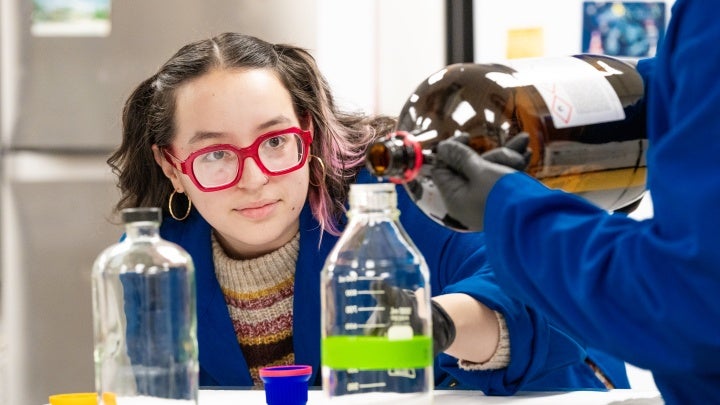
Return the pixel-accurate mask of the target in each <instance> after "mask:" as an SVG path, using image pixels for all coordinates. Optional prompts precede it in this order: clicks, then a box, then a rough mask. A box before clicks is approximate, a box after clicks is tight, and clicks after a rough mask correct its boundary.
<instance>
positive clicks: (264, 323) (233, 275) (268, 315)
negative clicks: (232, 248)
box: [212, 233, 300, 388]
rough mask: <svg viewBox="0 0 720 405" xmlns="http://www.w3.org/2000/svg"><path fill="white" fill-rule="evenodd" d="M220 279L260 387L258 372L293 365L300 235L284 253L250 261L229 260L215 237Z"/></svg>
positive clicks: (239, 341)
mask: <svg viewBox="0 0 720 405" xmlns="http://www.w3.org/2000/svg"><path fill="white" fill-rule="evenodd" d="M212 246H213V260H214V262H215V275H216V277H217V279H218V282H219V283H220V287H221V289H222V291H223V294H224V295H225V302H226V303H227V307H228V312H229V313H230V318H231V319H232V323H233V326H234V328H235V335H236V336H237V339H238V343H239V344H240V348H241V349H242V351H243V354H244V355H245V359H246V361H247V363H248V367H249V368H250V375H251V376H252V378H253V381H254V382H255V386H256V387H258V388H260V387H262V385H263V384H262V380H261V379H260V376H259V370H260V368H262V367H266V366H275V365H287V364H293V363H294V361H295V355H294V353H293V342H292V323H293V312H292V310H293V285H294V280H295V266H296V264H297V263H296V262H297V257H298V251H299V247H300V234H299V233H298V234H297V235H295V237H294V238H293V239H292V240H291V241H290V242H288V243H287V244H286V245H285V246H283V247H281V248H280V249H278V250H276V251H274V252H271V253H268V254H266V255H264V256H260V257H258V258H255V259H250V260H235V259H232V258H230V257H228V256H227V254H225V252H224V251H223V249H222V247H221V246H220V244H219V243H218V242H217V240H216V239H215V236H214V235H213V240H212Z"/></svg>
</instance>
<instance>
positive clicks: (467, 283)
mask: <svg viewBox="0 0 720 405" xmlns="http://www.w3.org/2000/svg"><path fill="white" fill-rule="evenodd" d="M372 181H374V179H372V178H371V177H370V176H369V175H368V174H367V172H365V171H363V172H361V175H360V178H359V182H372ZM398 200H399V203H398V207H399V209H400V211H401V215H400V219H401V222H402V224H403V227H404V228H405V230H406V231H407V232H408V234H409V235H410V237H411V238H412V239H413V241H414V243H415V244H416V245H417V246H418V248H419V249H420V251H421V252H422V253H423V255H424V257H425V259H426V261H427V263H428V266H429V268H430V273H431V291H432V293H433V295H437V294H441V293H466V294H469V295H471V296H473V297H475V298H476V299H477V300H479V301H482V302H483V303H484V304H485V305H487V306H488V307H490V308H492V309H494V310H496V311H500V312H501V313H502V314H504V316H505V319H506V321H507V325H508V329H509V334H510V350H511V362H510V365H509V366H508V367H507V368H504V369H501V370H492V371H474V372H468V371H463V370H460V369H459V368H458V366H457V360H456V359H454V358H452V357H450V356H448V355H445V354H441V355H439V356H438V358H437V359H436V361H435V382H436V385H437V386H438V387H454V388H457V389H480V390H482V391H484V392H485V393H486V394H489V395H509V394H512V393H514V392H516V391H517V390H519V389H522V390H569V389H604V387H603V385H602V384H601V383H600V381H599V380H598V379H597V378H596V377H595V375H594V373H593V372H592V370H591V369H590V368H589V367H588V366H587V365H586V364H585V363H584V360H585V358H586V357H587V356H588V351H586V350H584V349H583V348H582V347H581V346H580V345H578V344H577V343H576V342H575V341H574V340H572V339H570V338H569V337H568V336H567V335H566V334H565V333H563V332H562V331H560V330H558V329H557V328H556V327H554V326H552V325H550V324H549V323H548V322H547V321H546V319H545V318H544V317H543V316H542V315H541V314H540V313H538V312H537V311H535V310H533V309H531V308H528V307H526V306H525V305H523V304H521V303H520V302H518V301H516V300H513V299H511V298H509V297H508V296H507V295H505V294H504V293H503V291H502V290H501V289H500V288H499V287H498V285H497V284H496V282H495V277H494V274H493V272H492V271H491V270H490V268H489V267H488V265H487V261H486V251H485V241H484V235H483V234H477V233H476V234H470V233H457V232H452V231H450V230H448V229H446V228H444V227H442V226H440V225H438V224H436V223H435V222H433V221H432V220H430V219H429V218H428V217H426V216H425V215H424V214H423V213H422V212H421V211H420V210H419V209H418V208H417V207H416V206H415V205H414V203H413V202H412V201H411V200H410V199H409V197H408V195H407V193H406V192H405V190H404V189H402V188H400V186H398ZM319 229H320V228H319V224H318V222H317V221H316V220H315V218H314V217H313V216H312V214H311V212H310V209H309V206H308V205H306V206H305V207H304V209H303V211H302V213H301V215H300V253H299V256H298V262H297V268H296V273H295V296H294V298H293V314H294V318H293V346H294V352H295V361H296V363H298V364H309V365H311V366H312V370H313V375H312V377H311V379H310V381H311V384H314V385H320V384H321V379H320V332H321V330H320V273H321V270H322V268H323V265H324V262H325V258H326V257H327V255H328V254H329V252H330V250H331V249H332V247H333V246H334V245H335V243H336V242H337V239H338V238H337V237H335V236H332V235H329V234H327V233H325V234H324V235H322V242H321V243H320V244H319V247H318V243H319V241H320V231H319ZM210 232H211V228H210V226H209V225H208V223H207V222H206V221H205V220H204V219H203V218H202V217H201V216H200V215H199V214H198V213H197V212H196V211H195V210H193V211H192V213H191V215H190V217H189V218H187V219H186V220H184V221H182V222H179V221H175V220H173V219H171V218H165V219H164V223H163V225H162V227H161V235H162V236H163V237H164V238H165V239H167V240H170V241H173V242H175V243H178V244H179V245H181V246H183V247H184V248H185V249H186V250H187V251H188V252H189V253H190V255H191V256H192V258H193V261H194V263H195V268H196V282H197V319H198V342H199V357H200V385H201V386H206V387H207V386H225V387H228V386H251V385H253V382H252V379H251V377H250V374H249V371H248V366H247V363H246V362H245V358H244V356H243V353H242V351H241V349H240V345H239V344H238V341H237V338H236V336H235V332H234V330H233V326H232V323H231V321H230V317H229V314H228V310H227V306H226V304H225V300H224V297H223V294H222V291H221V290H220V286H219V284H218V281H217V279H216V277H215V267H214V264H213V259H212V253H211V239H210ZM590 353H591V357H592V358H593V360H594V361H595V362H596V363H597V364H599V365H601V366H602V367H603V368H604V369H605V372H606V373H607V374H608V375H609V376H610V378H611V379H612V380H613V382H614V383H615V384H616V386H618V387H627V386H628V382H627V378H626V375H625V368H624V363H622V362H620V361H618V360H615V359H614V358H611V357H609V356H606V355H604V354H601V353H598V352H593V351H590Z"/></svg>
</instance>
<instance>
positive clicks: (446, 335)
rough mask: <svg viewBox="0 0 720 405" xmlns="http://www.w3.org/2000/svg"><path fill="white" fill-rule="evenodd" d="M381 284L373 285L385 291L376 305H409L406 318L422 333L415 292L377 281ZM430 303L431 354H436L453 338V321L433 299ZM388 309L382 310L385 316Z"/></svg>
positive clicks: (415, 329) (384, 320)
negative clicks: (409, 314) (409, 313)
mask: <svg viewBox="0 0 720 405" xmlns="http://www.w3.org/2000/svg"><path fill="white" fill-rule="evenodd" d="M378 284H381V285H375V286H374V287H375V288H374V289H381V290H383V291H384V292H385V293H384V294H383V295H382V296H380V297H378V305H381V306H384V307H394V308H398V307H411V308H412V312H411V313H412V314H411V316H410V317H409V319H408V322H409V324H410V326H412V328H413V331H414V332H415V333H422V321H421V320H420V317H419V316H418V310H417V299H416V297H415V293H413V292H412V291H410V290H403V289H400V288H397V287H394V286H391V285H390V284H387V283H383V282H378ZM430 303H431V316H432V329H433V330H432V333H433V356H437V355H438V354H439V353H442V352H444V351H445V350H447V348H448V347H450V345H451V344H452V342H453V341H454V340H455V323H454V322H453V320H452V318H450V316H449V315H448V314H447V312H445V310H444V309H443V308H442V307H441V306H440V304H438V303H436V302H435V301H433V300H430ZM388 312H389V311H384V314H385V317H388V316H389V314H388ZM375 321H382V322H381V323H387V322H389V319H387V318H386V319H382V320H381V319H375ZM378 332H379V331H377V330H376V331H373V332H372V334H377V333H378Z"/></svg>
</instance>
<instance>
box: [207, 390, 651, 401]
mask: <svg viewBox="0 0 720 405" xmlns="http://www.w3.org/2000/svg"><path fill="white" fill-rule="evenodd" d="M434 396H435V401H434V405H442V404H452V405H475V404H517V405H522V404H533V405H535V404H545V405H551V404H552V405H558V404H573V405H575V404H583V405H593V404H598V405H600V404H603V405H605V404H613V405H661V404H663V401H662V399H661V397H660V394H659V393H658V392H657V391H653V390H651V391H638V390H620V389H618V390H612V391H607V392H601V391H572V392H544V393H535V392H533V393H530V392H527V393H518V394H516V395H513V396H507V397H486V396H484V395H483V394H482V392H480V391H435V393H434ZM199 397H200V398H199V405H238V404H242V405H265V391H259V390H237V391H236V390H200V394H199ZM325 403H327V402H326V400H325V398H324V396H323V393H322V391H319V390H310V392H309V393H308V405H321V404H325ZM368 405H372V404H368Z"/></svg>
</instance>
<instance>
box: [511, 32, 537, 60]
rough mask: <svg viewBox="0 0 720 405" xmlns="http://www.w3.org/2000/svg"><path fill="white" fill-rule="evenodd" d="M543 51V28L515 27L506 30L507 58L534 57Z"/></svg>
mask: <svg viewBox="0 0 720 405" xmlns="http://www.w3.org/2000/svg"><path fill="white" fill-rule="evenodd" d="M544 53H545V48H544V38H543V29H542V28H541V27H535V28H516V29H510V30H508V32H507V58H508V59H516V58H535V57H540V56H543V55H544Z"/></svg>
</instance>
